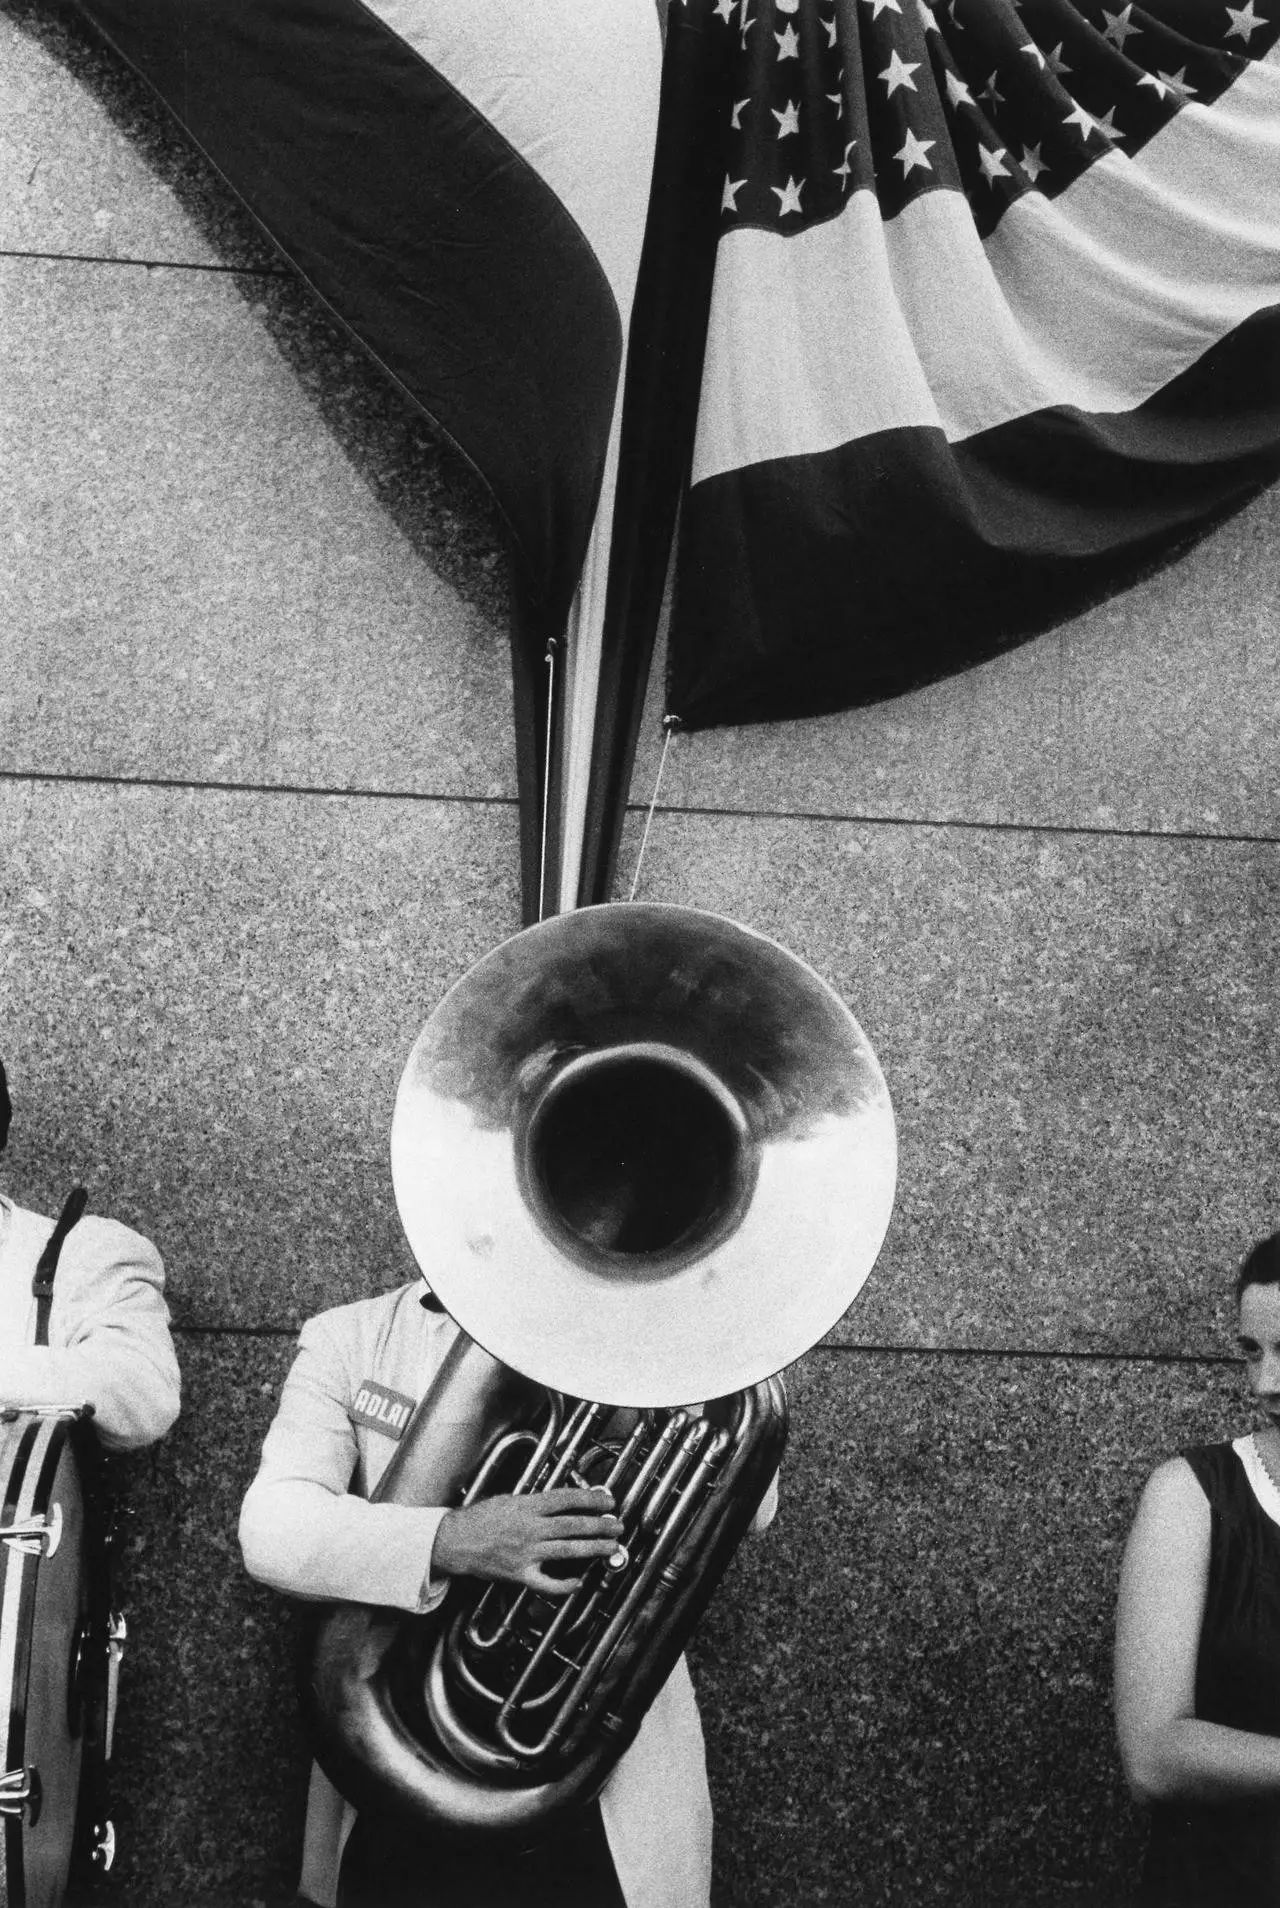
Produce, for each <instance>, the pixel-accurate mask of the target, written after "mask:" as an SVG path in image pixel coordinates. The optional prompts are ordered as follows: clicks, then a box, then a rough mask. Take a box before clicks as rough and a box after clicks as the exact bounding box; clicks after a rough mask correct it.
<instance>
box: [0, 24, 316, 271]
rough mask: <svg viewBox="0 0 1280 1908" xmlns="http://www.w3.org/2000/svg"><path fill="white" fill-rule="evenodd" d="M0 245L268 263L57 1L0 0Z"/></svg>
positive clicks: (215, 182) (215, 189)
mask: <svg viewBox="0 0 1280 1908" xmlns="http://www.w3.org/2000/svg"><path fill="white" fill-rule="evenodd" d="M0 250H3V251H15V252H17V251H23V252H44V253H57V254H61V255H63V256H78V257H90V258H140V259H166V260H170V261H174V262H181V263H185V264H193V265H219V264H224V265H225V264H233V265H242V266H251V267H253V268H254V269H255V270H271V271H275V270H278V269H279V264H278V258H277V254H276V253H275V251H274V250H273V248H272V247H271V246H270V245H268V243H267V242H266V240H265V239H264V238H262V237H261V235H260V234H259V232H258V229H257V227H256V226H255V225H254V224H253V222H252V221H251V220H250V219H249V217H248V215H247V214H246V213H245V212H244V211H243V210H242V208H241V207H240V204H239V202H238V200H236V199H235V198H234V196H233V195H232V193H231V192H230V191H229V189H228V188H227V187H225V186H224V185H223V184H222V183H221V181H220V180H219V179H218V178H217V176H216V175H215V174H214V173H213V171H212V170H211V168H210V167H209V166H207V165H206V164H205V163H204V161H203V160H202V159H201V158H200V157H199V155H198V154H197V153H196V152H195V150H194V149H193V147H192V146H191V144H190V142H189V141H188V140H187V139H186V138H185V137H184V136H183V135H182V134H181V133H180V132H179V131H178V129H177V127H176V125H175V124H174V122H173V121H172V119H170V117H169V115H168V113H166V112H165V110H164V109H163V107H161V106H160V105H159V104H158V102H157V101H156V99H155V97H154V95H153V94H152V93H150V92H149V90H148V89H147V88H146V87H145V86H143V84H142V83H141V81H140V80H137V79H135V78H134V77H133V75H132V74H131V73H130V72H129V70H128V68H127V67H126V66H125V65H124V64H123V62H122V61H120V60H119V59H117V58H116V57H115V55H114V54H112V53H111V52H110V50H109V49H108V48H107V47H106V46H105V45H104V44H103V43H102V42H101V41H99V40H98V39H97V38H96V37H95V36H94V34H93V33H92V32H91V30H90V29H89V27H88V26H87V25H86V24H85V23H84V21H83V20H81V19H80V18H79V17H78V16H77V15H76V14H75V13H74V11H73V10H72V8H71V7H70V6H68V5H63V4H60V0H0Z"/></svg>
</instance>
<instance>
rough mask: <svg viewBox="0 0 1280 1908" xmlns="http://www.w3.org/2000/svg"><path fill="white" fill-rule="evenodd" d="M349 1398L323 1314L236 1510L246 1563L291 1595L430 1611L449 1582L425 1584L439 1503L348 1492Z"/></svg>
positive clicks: (311, 1328) (351, 1461) (308, 1336)
mask: <svg viewBox="0 0 1280 1908" xmlns="http://www.w3.org/2000/svg"><path fill="white" fill-rule="evenodd" d="M351 1395H352V1385H351V1380H350V1376H349V1374H348V1372H347V1370H346V1367H345V1362H344V1360H343V1357H342V1349H341V1344H340V1342H339V1340H338V1335H337V1333H336V1332H335V1331H334V1329H333V1327H332V1326H331V1325H330V1323H329V1320H328V1318H327V1317H326V1316H324V1315H322V1316H321V1317H320V1318H313V1319H310V1320H309V1321H308V1322H307V1324H306V1325H304V1326H303V1328H302V1336H301V1338H300V1340H299V1344H298V1355H297V1357H296V1359H295V1360H294V1363H293V1368H292V1370H291V1371H290V1373H289V1375H288V1377H287V1378H286V1379H285V1382H284V1389H283V1391H282V1392H281V1395H280V1405H279V1409H278V1410H277V1412H276V1416H275V1420H274V1422H273V1423H272V1425H271V1428H270V1430H269V1431H268V1432H267V1436H266V1441H265V1443H264V1444H263V1447H262V1463H261V1466H260V1468H259V1471H258V1475H257V1477H256V1478H255V1479H254V1481H253V1483H252V1484H251V1485H250V1486H249V1490H248V1493H247V1494H246V1496H245V1500H244V1505H243V1507H242V1509H241V1512H240V1548H241V1550H242V1551H243V1553H244V1562H245V1568H246V1570H247V1571H248V1572H249V1575H250V1576H251V1577H255V1578H257V1580H258V1582H260V1583H265V1584H268V1585H270V1587H271V1588H272V1589H273V1590H281V1591H284V1592H285V1594H286V1595H288V1596H293V1597H309V1598H320V1599H324V1600H330V1599H332V1600H335V1601H338V1602H347V1603H374V1604H384V1605H388V1606H391V1607H393V1608H395V1609H400V1610H414V1611H422V1610H427V1609H430V1608H431V1607H432V1606H433V1605H434V1604H436V1603H438V1602H439V1601H440V1599H441V1597H442V1596H443V1595H444V1591H445V1589H446V1588H447V1585H446V1584H445V1583H429V1573H430V1568H431V1553H432V1549H433V1547H434V1544H435V1537H436V1531H437V1530H438V1529H439V1526H440V1521H441V1519H442V1518H443V1517H444V1516H445V1508H444V1506H440V1507H439V1508H432V1507H427V1508H419V1507H417V1506H412V1505H406V1504H370V1503H368V1502H367V1501H366V1500H365V1499H364V1498H362V1497H357V1496H356V1495H355V1494H354V1493H353V1492H352V1490H351V1480H352V1477H353V1475H354V1472H355V1468H356V1457H357V1446H356V1434H355V1431H354V1429H353V1427H352V1423H351V1419H350V1416H349V1415H348V1407H349V1405H350V1401H351Z"/></svg>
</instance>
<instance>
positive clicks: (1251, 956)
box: [624, 815, 1280, 1352]
mask: <svg viewBox="0 0 1280 1908" xmlns="http://www.w3.org/2000/svg"><path fill="white" fill-rule="evenodd" d="M634 848H635V839H634V831H633V832H632V834H631V835H630V836H629V838H628V842H627V844H626V849H627V853H626V856H624V865H627V866H630V859H629V858H630V857H631V856H632V855H633V853H634ZM642 872H643V880H642V885H641V890H640V895H641V898H642V899H645V900H659V899H660V900H666V901H677V902H684V903H688V904H690V905H693V906H699V907H707V908H713V909H717V910H719V911H720V912H722V913H725V914H728V915H731V916H734V917H736V918H738V919H740V920H742V921H745V922H747V923H749V924H750V925H751V926H753V927H755V928H758V929H760V930H762V931H763V932H765V933H767V934H771V935H773V936H775V937H776V938H777V939H778V940H781V941H783V942H784V943H786V944H787V945H788V946H789V947H791V948H792V949H793V950H794V951H795V952H796V953H797V954H799V955H800V956H802V958H804V959H806V960H808V961H809V962H810V963H811V964H812V965H813V966H814V967H816V968H817V970H818V972H819V973H820V974H822V975H824V976H825V978H826V979H827V980H828V981H830V982H831V984H832V985H833V986H834V987H835V988H836V990H837V991H838V992H839V993H840V994H841V995H842V996H843V997H844V999H845V1000H846V1001H847V1002H848V1003H849V1005H850V1006H851V1007H852V1009H853V1011H854V1013H855V1014H856V1015H857V1017H858V1019H859V1020H860V1021H861V1023H862V1025H863V1027H864V1028H865V1030H866V1032H867V1034H868V1035H869V1037H870V1039H871V1041H872V1044H873V1045H874V1047H875V1048H876V1051H877V1053H878V1054H879V1057H880V1061H881V1064H882V1065H883V1067H884V1070H885V1074H886V1077H887V1079H888V1082H889V1087H890V1091H891V1093H892V1095H893V1099H894V1106H895V1111H896V1115H897V1120H898V1136H899V1148H900V1159H899V1191H898V1203H897V1208H896V1212H895V1216H894V1219H893V1221H892V1224H891V1228H890V1232H889V1238H888V1243H887V1245H886V1247H885V1250H884V1252H883V1254H882V1257H881V1259H880V1262H879V1264H878V1266H877V1268H876V1270H875V1272H874V1273H873V1274H872V1277H871V1280H870V1282H869V1283H868V1285H867V1286H866V1287H865V1288H864V1291H863V1293H862V1295H861V1297H860V1298H859V1299H858V1301H857V1302H856V1304H855V1305H854V1307H853V1309H852V1311H851V1312H850V1313H849V1314H848V1316H847V1317H846V1319H845V1321H844V1323H843V1325H842V1326H840V1327H838V1328H837V1331H838V1335H839V1336H840V1337H841V1338H843V1339H846V1340H850V1339H851V1340H856V1341H859V1342H863V1343H872V1344H877V1343H887V1344H896V1343H909V1344H936V1345H946V1344H951V1345H971V1346H1007V1347H1010V1348H1014V1349H1016V1348H1018V1347H1020V1346H1039V1347H1046V1348H1047V1347H1057V1348H1068V1347H1070V1348H1085V1347H1095V1348H1110V1349H1116V1350H1121V1349H1123V1350H1140V1349H1145V1350H1150V1351H1156V1352H1177V1351H1194V1350H1200V1351H1208V1350H1214V1349H1217V1347H1218V1344H1219V1337H1218V1334H1219V1331H1220V1329H1221V1321H1222V1318H1223V1305H1224V1303H1225V1295H1226V1291H1227V1288H1228V1286H1229V1283H1230V1278H1231V1275H1232V1273H1233V1272H1234V1268H1235V1266H1236V1265H1237V1264H1238V1263H1239V1260H1240V1258H1241V1256H1242V1255H1243V1253H1244V1251H1245V1250H1246V1249H1247V1247H1248V1246H1249V1245H1250V1244H1251V1243H1252V1241H1253V1240H1254V1239H1255V1238H1256V1237H1257V1236H1258V1235H1259V1234H1260V1233H1261V1232H1263V1231H1268V1230H1270V1229H1271V1228H1272V1227H1273V1226H1274V1225H1275V1224H1276V1222H1277V1216H1278V1215H1280V1104H1278V1102H1277V1097H1276V1091H1275V1081H1276V1078H1277V1072H1278V1070H1280V1027H1278V1024H1277V1017H1276V1013H1275V976H1276V973H1277V969H1278V967H1280V943H1278V938H1277V937H1278V934H1280V927H1278V923H1280V913H1278V910H1277V899H1278V889H1280V846H1274V845H1259V844H1251V845H1242V844H1238V843H1228V842H1213V841H1187V840H1178V839H1170V840H1151V839H1145V840H1144V839H1135V838H1128V839H1125V838H1117V837H1109V836H1090V835H1084V834H1077V835H1065V834H1064V835H1055V836H1037V835H1032V834H1026V833H1017V832H1003V831H989V830H985V829H974V828H940V829H921V828H907V827H891V826H878V827H857V826H854V825H852V824H847V823H835V822H819V821H814V820H809V821H798V820H797V821H748V820H745V819H742V818H739V817H732V816H725V817H719V818H712V817H690V816H675V815H667V816H663V817H662V818H661V819H660V821H659V822H658V823H657V824H656V825H655V827H654V829H653V832H652V834H651V837H650V842H649V848H648V851H647V855H646V859H645V863H644V867H643V871H642Z"/></svg>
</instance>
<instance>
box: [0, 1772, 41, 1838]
mask: <svg viewBox="0 0 1280 1908" xmlns="http://www.w3.org/2000/svg"><path fill="white" fill-rule="evenodd" d="M41 1799H42V1797H41V1789H40V1771H39V1770H38V1769H7V1770H5V1772H4V1773H3V1774H0V1816H6V1815H7V1816H9V1817H11V1818H12V1819H15V1820H21V1819H22V1818H23V1817H24V1816H25V1817H26V1822H27V1826H28V1828H34V1827H35V1825H36V1823H37V1822H38V1821H39V1820H40V1803H41Z"/></svg>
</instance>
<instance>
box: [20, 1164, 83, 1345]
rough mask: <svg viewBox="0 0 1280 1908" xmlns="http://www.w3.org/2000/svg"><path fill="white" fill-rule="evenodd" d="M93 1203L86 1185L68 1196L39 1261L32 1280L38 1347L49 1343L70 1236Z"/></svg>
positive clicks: (75, 1189) (76, 1188)
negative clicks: (60, 1262) (56, 1289)
mask: <svg viewBox="0 0 1280 1908" xmlns="http://www.w3.org/2000/svg"><path fill="white" fill-rule="evenodd" d="M88 1203H89V1195H88V1193H87V1192H86V1191H85V1189H84V1187H83V1186H76V1187H75V1188H74V1189H73V1191H72V1192H71V1193H70V1194H69V1195H68V1197H67V1203H66V1205H65V1206H64V1207H63V1208H62V1211H61V1212H60V1213H59V1214H58V1223H57V1224H56V1225H55V1227H54V1228H53V1231H52V1232H51V1233H50V1234H49V1239H48V1243H47V1244H46V1246H45V1249H44V1251H43V1252H42V1253H41V1254H40V1257H39V1259H38V1260H37V1262H36V1275H35V1277H34V1278H33V1279H32V1281H31V1290H32V1292H33V1294H34V1295H35V1301H36V1335H35V1341H34V1342H35V1343H36V1344H37V1345H47V1344H48V1343H49V1313H50V1311H51V1310H52V1307H53V1275H54V1273H55V1272H56V1271H57V1269H58V1260H59V1259H60V1258H61V1257H62V1248H63V1245H64V1244H65V1242H66V1237H67V1234H68V1233H69V1232H70V1230H71V1228H72V1226H74V1225H75V1223H76V1221H77V1219H79V1217H80V1215H81V1213H82V1212H83V1211H84V1209H85V1207H86V1206H87V1205H88Z"/></svg>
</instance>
